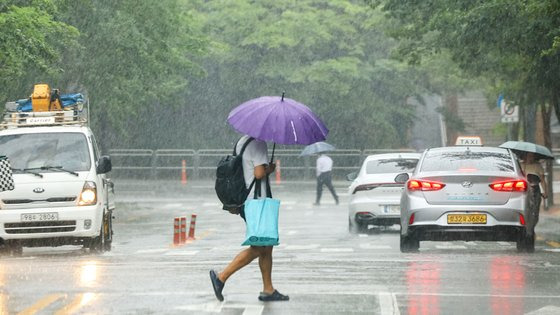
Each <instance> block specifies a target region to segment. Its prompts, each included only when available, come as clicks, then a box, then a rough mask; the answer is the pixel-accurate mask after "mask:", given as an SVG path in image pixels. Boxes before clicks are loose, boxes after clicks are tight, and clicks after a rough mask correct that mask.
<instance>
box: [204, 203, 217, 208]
mask: <svg viewBox="0 0 560 315" xmlns="http://www.w3.org/2000/svg"><path fill="white" fill-rule="evenodd" d="M202 206H203V207H218V206H220V204H219V203H217V202H204V203H202Z"/></svg>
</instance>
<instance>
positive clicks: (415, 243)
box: [400, 234, 420, 253]
mask: <svg viewBox="0 0 560 315" xmlns="http://www.w3.org/2000/svg"><path fill="white" fill-rule="evenodd" d="M400 247H401V253H412V252H417V251H418V249H419V248H420V241H419V240H417V239H415V238H412V237H410V236H406V235H402V234H401V242H400Z"/></svg>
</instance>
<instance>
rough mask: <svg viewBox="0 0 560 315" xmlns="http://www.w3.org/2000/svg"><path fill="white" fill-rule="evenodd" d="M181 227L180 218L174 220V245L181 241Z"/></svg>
mask: <svg viewBox="0 0 560 315" xmlns="http://www.w3.org/2000/svg"><path fill="white" fill-rule="evenodd" d="M180 234H181V227H180V225H179V218H175V220H173V245H179V244H180V243H181V236H180Z"/></svg>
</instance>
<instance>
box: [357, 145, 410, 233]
mask: <svg viewBox="0 0 560 315" xmlns="http://www.w3.org/2000/svg"><path fill="white" fill-rule="evenodd" d="M419 159H420V154H419V153H387V154H376V155H370V156H368V157H367V158H366V159H365V161H364V163H363V164H362V167H361V169H360V171H359V172H357V173H352V174H349V175H348V180H352V184H351V185H350V187H349V188H348V193H349V194H350V205H349V209H348V229H349V231H350V232H352V233H357V232H364V231H367V229H368V227H369V225H377V226H391V225H393V224H399V223H400V212H401V208H400V199H401V194H402V191H403V189H404V185H403V184H397V183H396V182H395V177H396V176H397V175H398V174H400V173H412V171H414V168H415V167H416V164H417V163H418V160H419Z"/></svg>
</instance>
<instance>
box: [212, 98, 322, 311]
mask: <svg viewBox="0 0 560 315" xmlns="http://www.w3.org/2000/svg"><path fill="white" fill-rule="evenodd" d="M228 123H229V124H230V125H231V126H232V127H233V128H234V129H235V130H236V131H238V132H240V133H242V134H244V135H245V136H244V137H242V139H240V141H238V143H237V145H236V147H237V148H236V152H239V151H240V146H244V145H245V143H246V142H247V141H249V139H251V138H253V139H254V140H252V141H250V142H249V144H247V145H246V148H245V152H244V153H243V156H242V159H243V172H244V175H245V183H246V185H247V189H248V190H249V193H248V197H247V198H248V199H247V201H246V202H245V206H244V207H242V208H241V210H240V214H241V217H242V218H244V219H245V220H246V226H247V234H249V231H253V230H254V229H253V225H254V224H255V222H253V220H252V219H251V218H252V217H253V214H254V213H253V212H254V211H253V210H254V209H253V207H250V206H252V205H253V204H257V203H258V202H261V201H262V200H260V198H263V197H259V194H258V192H259V191H263V190H265V191H266V197H264V199H265V200H264V204H265V205H266V201H267V200H269V199H270V200H272V201H274V200H273V199H271V198H272V193H271V191H270V185H269V180H268V175H269V174H270V173H272V172H273V171H274V167H275V166H274V164H273V163H272V161H274V150H275V147H276V143H279V144H287V145H290V144H303V145H307V144H311V143H315V142H318V141H322V140H325V139H326V136H327V133H328V129H327V128H326V126H325V125H324V124H323V122H322V121H321V120H320V119H319V118H318V117H317V116H316V115H315V114H314V113H313V112H312V111H311V110H310V109H309V108H308V107H307V106H305V105H303V104H301V103H298V102H296V101H294V100H292V99H289V98H285V97H284V93H283V94H282V96H281V97H279V96H263V97H259V98H256V99H253V100H249V101H247V102H245V103H243V104H241V105H239V106H237V107H236V108H234V109H233V110H232V111H231V112H230V114H229V116H228ZM266 142H273V143H274V146H273V149H272V157H271V159H270V162H268V152H267V147H266ZM253 180H256V181H261V180H262V181H261V183H258V182H256V184H255V186H254V188H253V187H251V186H252V185H253V184H250V183H253ZM251 189H252V190H251ZM278 208H279V201H277V207H276V208H275V209H272V210H276V215H277V213H278V212H277V211H278ZM265 210H268V209H265ZM249 211H250V212H249ZM269 214H270V213H268V214H267V213H265V214H263V213H260V215H261V216H263V215H264V216H266V215H269ZM275 224H276V226H275V227H265V228H270V229H274V228H276V231H277V229H278V220H277V216H276V221H275ZM276 233H277V232H276ZM259 236H261V235H256V236H254V235H253V236H252V237H249V238H247V240H246V241H245V242H244V244H249V245H250V246H249V247H248V248H247V249H244V250H242V251H241V252H240V253H238V254H237V255H236V256H235V257H234V258H233V260H232V261H231V262H230V263H229V264H228V265H227V266H226V268H225V269H224V270H222V271H221V272H216V271H214V270H211V271H210V279H211V282H212V286H213V288H214V293H215V295H216V298H217V299H218V300H220V301H223V299H224V297H223V294H222V290H223V288H224V285H225V283H226V282H227V280H228V278H229V277H230V276H231V275H233V274H234V273H235V272H237V271H238V270H240V269H241V268H243V267H245V266H246V265H248V264H249V263H251V262H252V261H253V260H255V259H256V258H258V260H259V267H260V271H261V275H262V281H263V290H262V292H261V293H260V295H259V296H258V299H259V300H260V301H287V300H289V297H288V296H287V295H284V294H281V293H280V292H278V291H277V290H276V289H275V288H274V286H273V284H272V249H273V246H274V245H277V244H278V242H277V240H278V237H277V235H276V242H273V243H269V244H273V245H258V242H259V240H260V239H261V238H260V237H259ZM253 237H254V238H255V239H253ZM255 244H256V245H255Z"/></svg>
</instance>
